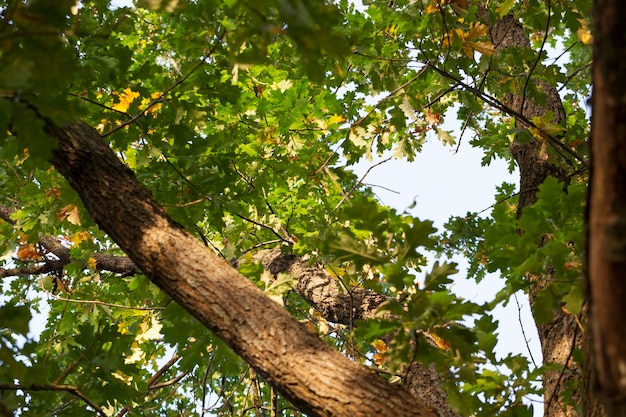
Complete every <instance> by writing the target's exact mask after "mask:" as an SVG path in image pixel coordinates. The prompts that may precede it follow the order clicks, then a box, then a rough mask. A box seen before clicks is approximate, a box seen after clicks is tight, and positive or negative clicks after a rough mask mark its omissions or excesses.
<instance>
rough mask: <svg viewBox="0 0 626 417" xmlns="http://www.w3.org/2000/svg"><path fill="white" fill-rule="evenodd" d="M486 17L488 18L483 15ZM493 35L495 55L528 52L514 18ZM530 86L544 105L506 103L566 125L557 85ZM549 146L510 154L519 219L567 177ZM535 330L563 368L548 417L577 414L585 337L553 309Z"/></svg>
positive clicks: (546, 356) (542, 282)
mask: <svg viewBox="0 0 626 417" xmlns="http://www.w3.org/2000/svg"><path fill="white" fill-rule="evenodd" d="M484 17H486V15H485V14H484V13H483V18H484ZM490 36H491V38H492V41H493V43H494V45H495V46H496V51H497V52H498V51H503V50H505V49H507V48H511V47H517V48H530V42H529V39H528V36H527V35H526V34H525V33H524V29H523V27H522V25H520V24H519V23H518V22H517V21H516V20H515V18H514V17H513V16H511V15H508V16H505V17H503V18H502V19H499V20H497V21H495V22H493V23H491V24H490ZM497 52H496V53H497ZM531 82H536V84H537V88H538V89H539V90H541V91H543V93H544V94H545V95H546V103H545V104H544V105H540V104H538V103H536V102H535V101H534V100H532V99H530V98H528V97H524V94H523V92H522V91H518V92H517V93H514V94H507V95H506V96H505V97H504V99H503V102H504V103H505V104H506V105H507V106H509V107H510V108H512V109H513V110H514V111H517V112H519V113H520V114H522V115H523V116H525V117H526V118H528V119H530V118H532V117H534V116H544V115H545V114H546V113H548V112H552V113H553V115H554V117H553V120H552V122H553V123H556V124H563V123H564V121H565V110H564V108H563V105H562V103H561V99H560V97H559V94H558V91H557V89H556V87H555V86H553V85H549V84H546V83H543V82H541V81H535V80H531ZM516 127H518V128H527V126H525V125H524V124H523V123H520V122H519V121H516ZM545 146H546V144H542V143H539V142H538V141H535V140H533V141H526V142H523V143H522V142H521V141H519V140H518V138H517V137H516V138H515V139H514V141H513V142H512V144H511V146H510V150H511V154H512V155H513V157H514V158H515V161H516V162H517V165H518V167H519V170H520V190H521V194H520V197H519V205H518V216H519V215H521V213H522V211H523V210H524V208H526V207H529V206H531V205H532V204H533V203H535V201H537V195H536V194H537V189H538V187H539V185H541V184H542V183H543V182H544V180H545V179H546V178H547V177H549V176H552V177H555V178H557V179H559V180H565V179H566V176H567V173H566V171H565V170H564V169H563V168H562V166H563V161H560V160H556V159H555V157H554V156H550V155H549V154H548V152H546V149H545ZM552 275H553V274H552V273H550V272H549V271H546V274H545V276H544V277H542V276H534V275H532V276H528V278H529V279H530V280H531V281H532V285H531V287H530V289H529V298H530V303H531V307H532V306H534V302H535V301H534V299H535V294H536V293H537V291H538V290H539V289H541V288H544V287H545V286H547V285H549V284H550V282H551V280H553V279H554V278H555V277H554V276H552ZM546 277H548V278H546ZM537 327H538V328H537V330H538V332H539V339H540V342H541V350H542V353H543V361H544V363H551V364H557V365H560V366H561V367H562V369H561V370H553V371H548V372H547V373H546V374H545V375H544V377H543V386H544V390H545V394H544V416H546V417H574V416H577V415H578V414H577V413H576V411H575V409H574V408H573V407H571V406H569V405H566V404H565V403H564V402H563V399H562V398H561V393H562V392H563V391H564V389H565V388H566V385H567V384H568V383H569V382H570V381H575V380H577V379H580V378H581V369H580V367H579V366H578V365H577V364H576V363H575V362H574V361H573V359H572V357H571V355H572V352H573V348H575V347H577V348H580V347H581V346H582V334H581V332H579V331H578V329H577V323H576V319H575V317H573V316H572V315H570V314H566V313H564V312H563V311H561V310H555V311H554V316H553V318H552V320H551V321H550V322H549V323H546V324H542V325H539V326H537ZM580 399H581V397H580V389H578V390H576V391H575V392H574V393H573V394H570V395H569V398H568V401H572V402H574V403H577V404H578V403H580Z"/></svg>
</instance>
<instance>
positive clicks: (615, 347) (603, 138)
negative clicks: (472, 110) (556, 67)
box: [588, 0, 626, 416]
mask: <svg viewBox="0 0 626 417" xmlns="http://www.w3.org/2000/svg"><path fill="white" fill-rule="evenodd" d="M625 19H626V3H624V2H623V1H622V0H596V1H595V9H594V25H593V26H594V56H593V62H594V66H593V86H594V87H593V98H592V100H593V101H592V104H593V114H592V123H591V126H592V135H591V136H592V140H591V151H592V175H591V186H590V193H589V212H588V216H589V217H588V278H589V281H588V282H589V290H590V294H591V297H590V298H591V324H592V331H593V341H594V347H595V350H594V355H595V364H596V369H597V382H598V384H599V391H600V394H601V396H602V399H603V403H604V405H605V406H606V410H607V415H609V416H624V415H626V326H624V323H623V321H622V320H623V319H624V317H626V303H625V302H624V300H626V281H625V280H624V271H626V78H625V74H626V31H624V21H625Z"/></svg>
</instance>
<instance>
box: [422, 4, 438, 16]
mask: <svg viewBox="0 0 626 417" xmlns="http://www.w3.org/2000/svg"><path fill="white" fill-rule="evenodd" d="M424 11H425V12H426V14H432V13H437V12H438V11H439V7H437V5H436V4H429V5H428V7H426V10H424Z"/></svg>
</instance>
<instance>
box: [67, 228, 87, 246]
mask: <svg viewBox="0 0 626 417" xmlns="http://www.w3.org/2000/svg"><path fill="white" fill-rule="evenodd" d="M89 239H91V234H90V233H89V232H88V231H86V230H84V231H82V232H77V233H75V234H74V236H72V237H71V238H70V241H71V242H72V245H74V246H76V245H80V244H81V242H84V241H85V240H89Z"/></svg>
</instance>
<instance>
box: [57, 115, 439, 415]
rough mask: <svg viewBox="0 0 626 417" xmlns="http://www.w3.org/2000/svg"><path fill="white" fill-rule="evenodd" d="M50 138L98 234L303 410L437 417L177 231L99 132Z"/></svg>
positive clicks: (69, 131)
mask: <svg viewBox="0 0 626 417" xmlns="http://www.w3.org/2000/svg"><path fill="white" fill-rule="evenodd" d="M47 128H48V131H49V133H50V134H51V135H52V136H53V137H55V138H56V139H57V141H58V143H59V148H58V149H57V150H56V151H55V152H54V154H53V157H52V158H51V162H52V163H53V164H54V166H55V167H56V169H57V170H58V171H59V172H60V173H61V174H62V175H63V176H64V177H65V178H66V179H67V180H68V182H69V183H70V185H71V186H72V187H73V188H74V189H75V190H76V191H77V192H78V194H79V195H80V197H81V199H82V200H83V202H84V204H85V207H86V208H87V210H88V211H89V213H90V214H91V217H92V218H93V219H94V221H95V222H96V223H97V224H98V225H99V227H100V228H102V229H103V230H104V231H105V232H107V233H108V234H109V236H110V237H111V238H112V239H113V240H114V241H115V242H116V243H117V244H118V246H119V247H120V248H121V249H122V250H123V251H124V252H125V253H127V254H128V256H129V257H130V258H131V259H132V260H133V261H134V263H135V264H136V265H137V266H138V267H139V268H140V269H141V270H142V271H143V272H144V273H145V275H146V276H147V277H148V278H150V279H151V280H152V281H153V282H154V283H155V284H156V285H158V286H159V287H161V288H162V289H163V290H164V291H165V292H166V293H168V294H169V295H170V296H171V297H172V298H173V299H174V300H175V301H177V302H178V303H179V304H180V305H181V306H183V307H184V308H185V309H187V310H188V311H189V312H190V313H191V314H192V315H194V316H195V317H196V318H197V319H198V320H199V321H200V322H201V323H203V324H204V325H205V326H207V327H208V328H210V329H211V330H213V331H214V332H215V333H216V334H217V335H218V336H219V337H220V338H221V339H222V340H224V342H225V343H227V344H228V345H229V346H231V348H233V350H234V351H235V352H236V353H237V354H239V355H240V356H241V357H242V358H243V359H244V360H246V361H247V362H248V363H249V364H250V365H251V366H252V367H254V368H255V369H256V370H257V372H259V373H260V374H261V375H263V377H264V378H265V379H266V380H267V381H268V382H269V383H270V384H271V385H273V386H274V387H276V388H277V389H278V390H279V391H280V392H281V393H282V394H283V395H284V396H285V398H286V399H288V400H289V401H290V402H292V404H294V405H295V406H296V407H298V408H299V409H301V410H302V411H304V412H305V413H307V414H309V415H311V416H346V417H356V416H373V415H394V416H424V417H434V416H435V415H436V414H435V412H434V411H433V410H432V409H430V408H429V407H427V406H426V405H424V404H423V403H422V402H421V401H419V400H418V399H417V398H415V397H414V396H412V395H410V394H409V393H408V392H407V391H405V390H404V389H403V388H402V387H400V386H397V385H396V386H394V385H392V384H390V383H388V382H387V381H385V380H384V379H382V378H380V377H379V376H377V375H374V374H373V373H372V372H370V371H369V370H367V369H366V368H365V367H363V366H360V365H358V364H356V363H354V362H352V361H350V360H349V359H347V358H345V357H344V356H342V355H341V354H339V353H338V352H336V351H334V350H333V349H332V348H330V347H329V346H328V345H326V344H325V343H324V342H322V341H321V340H320V339H319V338H318V337H317V335H315V334H314V333H312V332H311V331H310V330H308V328H307V327H306V326H305V325H303V324H301V323H299V322H298V321H297V320H296V319H294V318H293V317H292V316H291V315H289V314H288V313H287V312H286V311H284V310H283V309H282V308H281V307H280V306H279V305H278V304H276V303H274V302H273V301H271V299H269V298H268V297H267V296H265V294H263V292H261V291H260V290H259V289H258V288H256V287H255V286H254V285H253V284H252V283H250V282H249V281H248V280H247V279H246V278H245V277H243V276H241V275H240V274H239V273H238V272H237V271H236V270H235V269H234V268H232V266H231V265H229V264H228V263H227V262H225V261H224V260H222V259H220V258H218V257H217V256H216V255H215V254H214V253H213V252H211V251H210V250H209V249H208V248H206V247H205V246H203V245H202V243H200V242H199V241H198V240H197V239H196V238H194V237H193V236H192V235H190V234H189V233H187V232H186V231H184V230H183V229H182V228H181V227H180V226H179V225H177V224H176V223H174V222H173V221H172V220H171V219H170V218H169V217H168V216H167V214H166V213H165V212H164V211H163V210H162V209H161V208H160V207H159V206H158V204H157V203H156V201H155V200H154V198H153V197H152V196H151V194H150V193H149V191H147V190H146V189H145V188H144V187H142V186H141V185H140V184H139V183H138V182H137V180H136V178H135V176H134V174H133V173H132V171H130V170H129V169H128V168H126V167H125V166H124V165H123V164H122V163H121V162H120V161H119V159H118V158H117V157H116V156H115V154H114V153H113V152H112V151H111V149H110V148H109V147H108V146H107V145H106V144H105V143H104V141H103V140H102V139H101V138H100V136H99V135H98V133H97V132H96V131H95V130H94V129H93V128H91V127H89V126H87V125H86V124H84V123H76V124H70V125H66V126H64V127H58V126H55V125H51V124H48V126H47Z"/></svg>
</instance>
